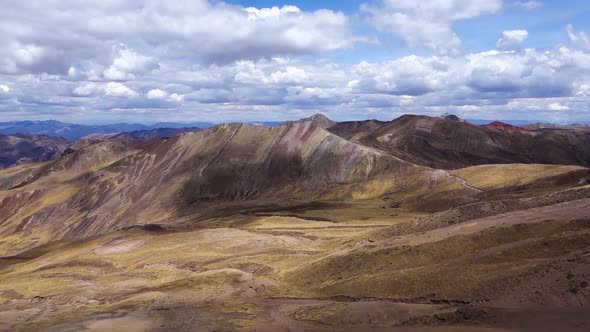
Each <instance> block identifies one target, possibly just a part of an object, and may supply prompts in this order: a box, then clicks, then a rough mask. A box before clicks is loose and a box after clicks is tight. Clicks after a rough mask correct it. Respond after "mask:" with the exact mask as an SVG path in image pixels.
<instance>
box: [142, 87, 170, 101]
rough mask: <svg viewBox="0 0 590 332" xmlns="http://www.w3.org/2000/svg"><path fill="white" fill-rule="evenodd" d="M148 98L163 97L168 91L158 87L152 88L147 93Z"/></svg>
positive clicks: (166, 95)
mask: <svg viewBox="0 0 590 332" xmlns="http://www.w3.org/2000/svg"><path fill="white" fill-rule="evenodd" d="M146 96H147V98H148V99H165V98H166V97H168V92H166V91H163V90H160V89H152V90H150V91H149V92H148V93H147V95H146Z"/></svg>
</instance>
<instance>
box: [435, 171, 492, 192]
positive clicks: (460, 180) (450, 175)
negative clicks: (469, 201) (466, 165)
mask: <svg viewBox="0 0 590 332" xmlns="http://www.w3.org/2000/svg"><path fill="white" fill-rule="evenodd" d="M439 172H441V173H444V175H445V176H446V177H449V178H451V179H455V180H457V181H459V183H460V184H461V185H462V186H463V187H465V188H467V189H471V190H473V191H475V192H477V193H482V192H484V191H483V190H481V189H479V188H477V187H474V186H472V185H470V184H469V182H467V180H465V179H464V178H462V177H460V176H457V175H453V174H451V172H449V171H445V170H440V171H439Z"/></svg>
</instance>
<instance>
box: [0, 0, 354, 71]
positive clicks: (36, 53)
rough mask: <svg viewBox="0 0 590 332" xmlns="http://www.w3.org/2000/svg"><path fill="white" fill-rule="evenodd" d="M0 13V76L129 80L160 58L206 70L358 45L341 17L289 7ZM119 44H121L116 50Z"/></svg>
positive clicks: (65, 5)
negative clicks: (79, 73)
mask: <svg viewBox="0 0 590 332" xmlns="http://www.w3.org/2000/svg"><path fill="white" fill-rule="evenodd" d="M5 7H7V8H3V10H2V13H0V22H1V23H0V28H1V29H2V34H0V43H1V44H2V45H3V47H2V48H0V73H9V74H14V73H52V74H54V73H62V74H65V73H67V71H68V70H69V68H71V67H72V66H73V65H75V64H77V65H81V67H92V69H93V70H95V71H97V72H98V73H102V75H103V76H104V78H105V79H106V80H129V79H133V75H137V74H138V73H139V72H143V71H145V70H150V69H154V68H155V67H157V65H156V64H157V62H158V60H161V59H162V58H174V57H192V58H197V59H200V60H201V61H204V62H205V63H207V64H211V63H215V64H225V63H230V62H233V61H235V60H240V59H249V60H252V59H253V60H257V59H262V58H272V57H275V56H284V55H306V54H319V53H322V52H329V51H334V50H340V49H345V48H349V47H351V46H353V45H354V44H355V43H356V42H358V41H360V40H362V38H359V37H357V36H355V35H354V33H352V32H351V31H350V22H349V19H348V17H347V16H346V15H344V14H343V13H341V12H335V11H331V10H318V11H314V12H309V11H303V10H300V9H299V8H297V7H294V6H284V7H272V8H261V9H257V8H245V7H242V6H239V5H230V4H226V3H224V2H222V1H216V0H210V1H208V0H194V1H188V0H183V1H165V0H151V1H146V2H137V1H123V2H119V1H108V2H84V3H81V2H78V1H73V0H56V1H51V2H44V3H42V4H34V3H31V2H27V1H19V2H14V3H12V4H11V5H10V6H5ZM121 43H124V44H125V45H126V46H125V45H122V44H121Z"/></svg>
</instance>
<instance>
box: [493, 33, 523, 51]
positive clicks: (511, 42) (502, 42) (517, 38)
mask: <svg viewBox="0 0 590 332" xmlns="http://www.w3.org/2000/svg"><path fill="white" fill-rule="evenodd" d="M528 36H529V33H528V31H526V30H507V31H504V32H502V38H500V39H499V40H498V42H497V43H496V47H498V48H511V47H515V46H518V45H520V44H522V43H523V42H524V41H525V40H526V39H527V38H528Z"/></svg>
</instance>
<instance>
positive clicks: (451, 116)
mask: <svg viewBox="0 0 590 332" xmlns="http://www.w3.org/2000/svg"><path fill="white" fill-rule="evenodd" d="M440 118H441V119H444V120H449V121H459V122H465V120H463V119H461V118H460V117H458V116H456V115H455V114H451V113H444V114H443V115H441V116H440Z"/></svg>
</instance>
